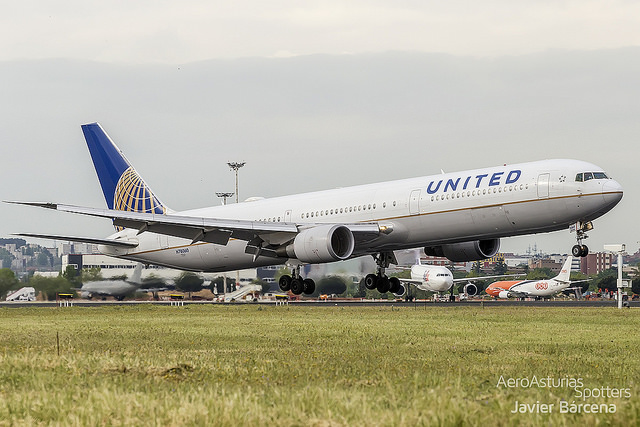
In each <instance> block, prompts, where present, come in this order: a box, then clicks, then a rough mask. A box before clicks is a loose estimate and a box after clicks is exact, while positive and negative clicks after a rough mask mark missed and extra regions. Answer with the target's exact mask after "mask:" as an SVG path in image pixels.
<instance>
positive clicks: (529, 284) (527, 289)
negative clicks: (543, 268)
mask: <svg viewBox="0 0 640 427" xmlns="http://www.w3.org/2000/svg"><path fill="white" fill-rule="evenodd" d="M572 260H573V257H571V256H569V257H568V258H567V260H566V261H565V262H564V265H563V266H562V269H561V270H560V274H558V275H557V276H556V277H554V278H553V279H549V280H516V281H512V280H509V281H500V282H494V283H492V284H490V285H489V286H488V287H487V289H486V290H485V292H486V293H487V294H489V295H491V296H493V297H497V298H525V297H536V298H546V297H550V296H552V295H555V294H557V293H558V292H561V291H564V290H565V289H568V288H569V286H571V285H572V284H573V283H578V282H585V281H586V280H577V281H573V282H572V281H571V280H569V276H570V274H571V261H572Z"/></svg>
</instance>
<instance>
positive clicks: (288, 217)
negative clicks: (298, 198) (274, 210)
mask: <svg viewBox="0 0 640 427" xmlns="http://www.w3.org/2000/svg"><path fill="white" fill-rule="evenodd" d="M284 222H291V209H287V210H286V211H285V213H284Z"/></svg>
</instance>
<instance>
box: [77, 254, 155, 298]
mask: <svg viewBox="0 0 640 427" xmlns="http://www.w3.org/2000/svg"><path fill="white" fill-rule="evenodd" d="M141 285H142V263H138V264H137V265H136V267H135V268H134V269H133V274H132V275H131V279H129V280H95V281H93V282H87V283H84V284H83V285H82V288H80V296H82V297H83V298H89V299H91V298H93V297H94V296H96V295H99V296H111V297H115V298H116V299H117V300H122V299H124V297H126V296H127V295H130V294H132V293H134V292H135V291H136V290H138V288H140V286H141Z"/></svg>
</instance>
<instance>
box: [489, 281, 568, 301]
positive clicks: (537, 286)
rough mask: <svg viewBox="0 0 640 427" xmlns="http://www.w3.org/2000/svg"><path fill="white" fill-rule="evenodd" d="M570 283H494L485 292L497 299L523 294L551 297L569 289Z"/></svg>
mask: <svg viewBox="0 0 640 427" xmlns="http://www.w3.org/2000/svg"><path fill="white" fill-rule="evenodd" d="M569 285H570V283H568V282H559V281H557V280H554V279H548V280H517V281H501V282H495V283H492V284H491V285H489V286H488V287H487V289H485V292H486V293H487V294H489V295H491V296H493V297H497V298H509V297H513V296H517V295H518V294H523V295H525V294H526V296H529V297H550V296H553V295H555V294H557V293H558V292H561V291H563V290H565V289H566V288H568V287H569Z"/></svg>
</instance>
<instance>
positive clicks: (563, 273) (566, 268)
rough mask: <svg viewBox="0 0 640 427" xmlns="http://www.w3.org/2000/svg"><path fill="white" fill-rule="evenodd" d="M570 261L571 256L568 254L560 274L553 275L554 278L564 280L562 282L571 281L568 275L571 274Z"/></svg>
mask: <svg viewBox="0 0 640 427" xmlns="http://www.w3.org/2000/svg"><path fill="white" fill-rule="evenodd" d="M572 261H573V257H572V256H571V255H569V257H568V258H567V260H566V261H565V262H564V265H563V266H562V269H561V270H560V274H558V275H557V276H556V277H554V280H557V281H558V282H564V283H569V282H570V281H571V279H570V277H569V276H571V263H572Z"/></svg>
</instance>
